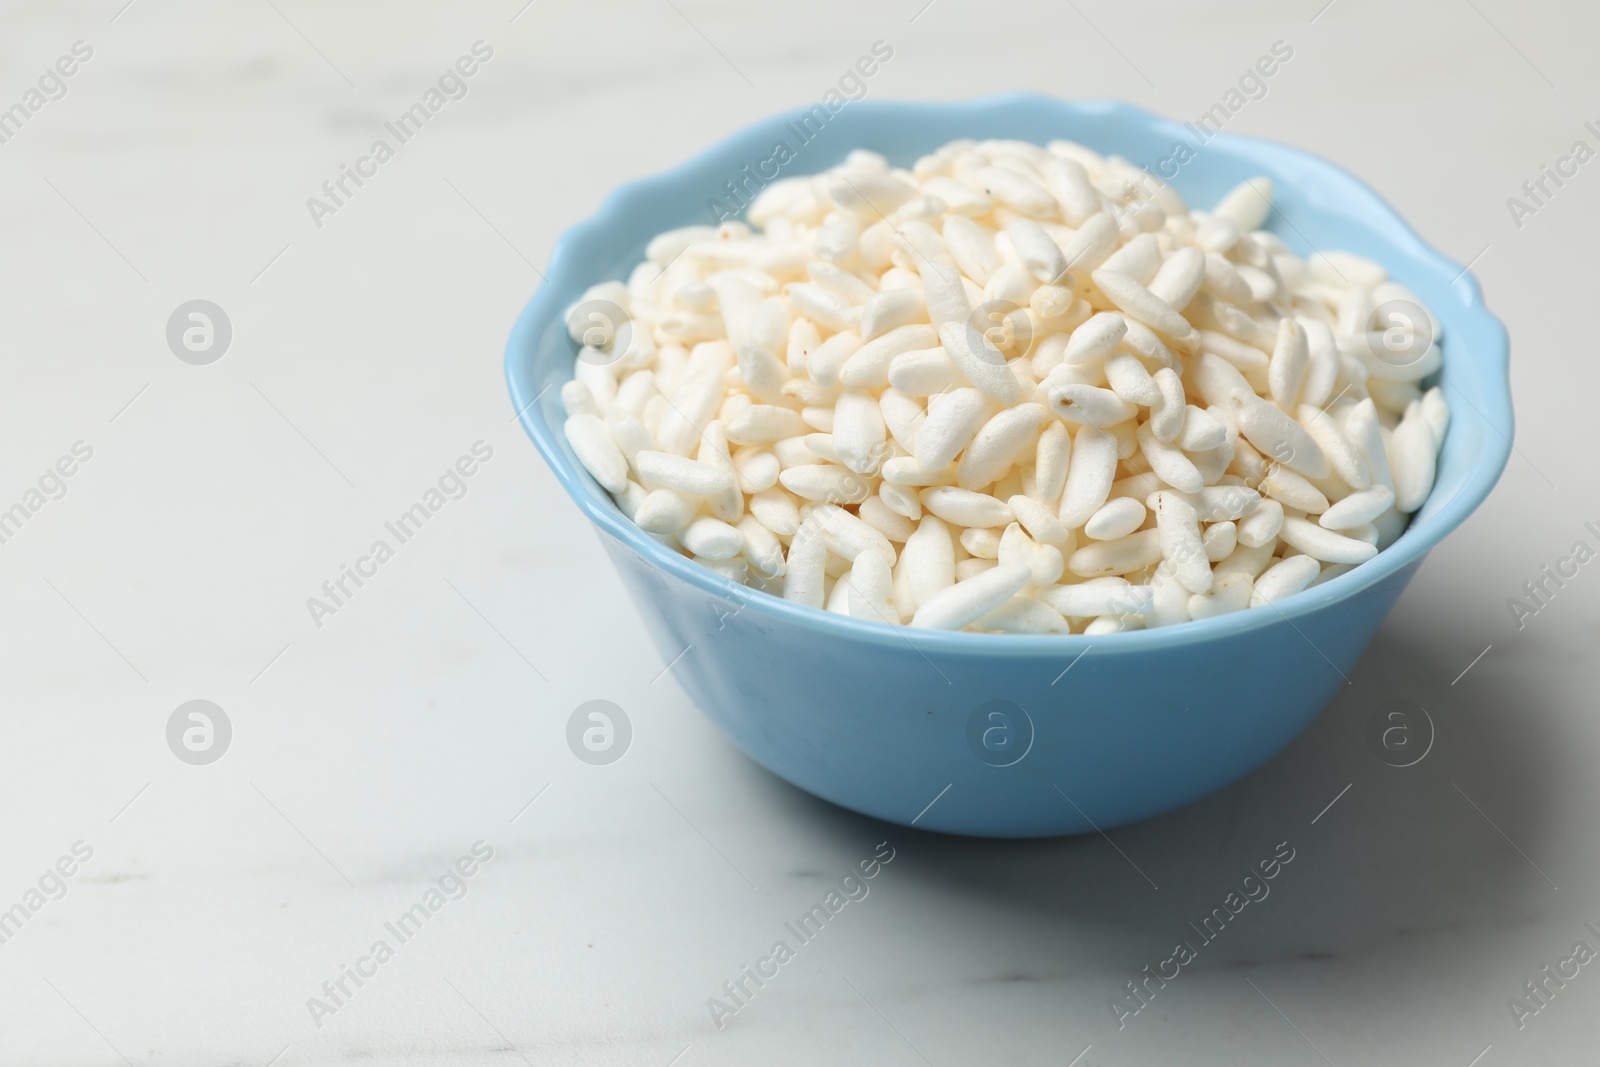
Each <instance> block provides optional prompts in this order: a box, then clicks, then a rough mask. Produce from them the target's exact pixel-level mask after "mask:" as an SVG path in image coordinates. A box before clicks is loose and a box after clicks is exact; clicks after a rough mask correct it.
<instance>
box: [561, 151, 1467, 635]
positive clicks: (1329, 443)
mask: <svg viewBox="0 0 1600 1067" xmlns="http://www.w3.org/2000/svg"><path fill="white" fill-rule="evenodd" d="M1271 196H1272V183H1271V182H1270V181H1269V180H1268V179H1266V178H1254V179H1251V180H1249V181H1246V182H1244V183H1243V184H1241V185H1240V186H1238V187H1237V188H1236V189H1234V190H1233V191H1232V192H1230V193H1229V194H1228V195H1227V196H1225V197H1223V199H1222V201H1221V202H1220V203H1219V204H1217V206H1216V207H1215V208H1214V209H1213V210H1212V211H1210V212H1209V213H1208V212H1199V211H1190V210H1189V209H1188V207H1187V206H1185V204H1184V202H1183V200H1182V199H1181V198H1180V197H1179V196H1178V195H1177V193H1176V192H1175V191H1174V190H1173V189H1172V188H1171V187H1170V186H1168V185H1165V184H1163V183H1161V182H1160V181H1159V180H1157V179H1155V178H1154V177H1153V176H1152V175H1150V174H1149V173H1148V172H1147V171H1144V170H1141V169H1139V168H1137V167H1135V166H1133V165H1132V164H1131V163H1129V162H1128V161H1126V160H1123V159H1120V158H1117V157H1103V156H1101V155H1099V154H1097V153H1095V152H1093V151H1091V150H1090V149H1087V148H1084V147H1083V146H1081V145H1076V144H1071V143H1067V142H1062V141H1057V142H1053V143H1051V144H1049V145H1046V146H1044V147H1042V148H1041V147H1039V146H1038V145H1033V144H1028V143H1023V142H1017V141H982V142H975V141H956V142H952V143H951V144H948V145H945V146H944V147H943V148H940V149H939V150H938V151H936V152H934V153H932V154H931V155H928V156H925V157H923V158H922V159H920V160H918V161H917V163H916V164H915V166H913V167H912V168H911V169H910V170H909V171H907V170H901V169H897V168H893V167H891V166H890V165H889V164H888V162H887V161H886V160H885V159H884V158H883V157H882V156H880V155H877V154H876V153H873V152H868V151H857V152H853V153H851V154H850V156H849V157H848V158H847V159H846V161H845V162H844V163H842V164H840V165H839V166H837V167H835V168H834V169H832V170H830V171H827V172H826V173H823V174H819V175H815V176H809V177H801V178H789V179H784V180H781V181H776V182H773V183H771V184H770V185H768V186H766V187H765V188H764V189H763V190H762V191H761V192H760V194H759V195H758V196H757V197H756V199H755V201H754V202H753V203H752V204H751V206H750V209H749V212H748V217H749V225H745V224H743V223H738V222H725V223H723V224H722V225H721V226H718V227H713V226H689V227H685V228H683V229H680V230H674V231H672V232H670V233H665V234H662V235H660V236H659V237H657V238H656V239H654V240H653V241H651V242H650V245H649V247H648V249H647V251H646V257H647V258H646V261H645V262H643V263H640V264H639V265H638V267H637V268H635V270H634V271H633V273H632V275H631V276H630V277H629V279H628V281H627V283H626V284H623V283H620V282H607V283H604V284H601V285H596V286H594V287H593V288H592V289H590V290H589V291H588V292H587V293H586V294H585V296H584V299H583V300H582V301H581V302H580V303H578V304H577V305H575V306H574V308H572V309H571V310H570V311H569V314H568V319H567V325H568V329H569V331H570V333H571V334H572V337H573V339H574V340H575V341H577V342H578V343H579V344H580V345H582V346H583V347H582V349H581V351H580V353H579V357H578V359H577V362H576V368H575V376H574V379H573V380H572V381H570V382H568V383H566V385H565V386H564V387H563V390H562V400H563V402H564V404H565V407H566V410H567V413H568V416H569V417H568V419H567V422H566V435H567V439H568V441H569V442H570V443H571V445H572V448H573V451H574V452H575V453H576V454H577V456H578V458H579V460H580V461H581V462H582V463H583V465H584V466H585V467H586V468H587V469H588V471H589V472H590V474H592V475H593V476H594V478H595V479H596V481H598V482H599V483H600V484H601V485H602V486H604V487H605V489H606V490H608V491H609V492H610V493H611V494H612V496H613V498H614V499H615V500H616V502H617V505H618V507H619V508H621V510H622V512H623V513H624V514H625V515H627V516H628V517H629V518H630V519H632V520H633V521H634V522H635V523H637V524H638V525H639V526H640V527H641V528H643V529H644V530H646V531H647V532H648V533H649V534H650V535H651V536H653V537H655V538H656V539H657V540H659V541H660V542H662V543H663V544H665V545H668V546H670V547H672V548H673V549H675V550H677V551H680V552H682V553H684V554H686V555H689V556H692V557H693V558H694V559H695V561H696V562H698V563H701V564H704V565H705V566H706V567H709V568H711V569H712V570H715V571H717V572H718V573H720V574H723V575H726V576H727V577H729V578H732V579H734V580H735V581H739V582H744V583H746V584H748V585H751V586H754V587H756V588H759V589H762V590H765V591H767V592H769V593H773V594H776V595H779V596H782V597H784V598H785V599H788V600H792V601H795V602H797V603H801V604H806V605H810V606H812V607H815V608H825V609H826V610H828V611H833V612H838V613H840V614H845V615H849V616H851V617H853V618H858V619H868V620H875V621H880V622H887V623H903V624H909V625H911V626H917V627H925V628H932V629H942V630H963V629H965V630H973V631H989V632H1004V633H1034V634H1037V633H1069V632H1077V633H1089V634H1103V633H1111V632H1116V631H1121V630H1132V629H1139V628H1143V627H1153V626H1165V625H1171V624H1174V623H1180V622H1184V621H1187V620H1190V619H1204V618H1210V617H1212V616H1215V615H1220V614H1223V613H1226V612H1231V611H1238V610H1241V609H1243V608H1247V607H1257V606H1261V605H1264V604H1267V603H1270V602H1273V601H1277V600H1281V599H1282V598H1283V597H1286V596H1289V595H1291V594H1293V593H1296V592H1299V591H1300V590H1302V589H1305V588H1307V587H1308V586H1311V585H1313V584H1316V583H1318V582H1321V581H1326V580H1327V579H1328V578H1330V577H1333V576H1334V575H1337V574H1340V573H1342V572H1344V571H1346V570H1349V569H1350V568H1351V567H1353V566H1356V565H1358V564H1360V563H1361V562H1363V561H1365V560H1367V559H1370V558H1372V557H1373V556H1374V555H1376V554H1377V552H1378V551H1379V549H1381V548H1383V547H1385V546H1387V545H1388V544H1389V543H1391V542H1392V541H1394V539H1395V538H1396V537H1398V536H1399V535H1400V533H1401V532H1402V530H1403V529H1404V528H1405V525H1406V522H1407V517H1408V516H1409V515H1410V514H1411V513H1412V512H1414V511H1415V510H1416V509H1417V508H1418V507H1420V506H1421V504H1422V502H1423V500H1424V499H1425V498H1426V497H1427V495H1428V492H1429V490H1430V489H1431V487H1432V484H1433V479H1434V463H1435V457H1436V454H1437V451H1438V449H1439V446H1440V443H1441V441H1442V439H1443V437H1444V433H1445V428H1446V425H1447V424H1448V420H1449V412H1448V410H1447V408H1446V405H1445V402H1444V400H1443V398H1442V396H1441V394H1440V391H1439V390H1438V389H1437V388H1433V389H1429V390H1427V391H1426V392H1423V391H1422V388H1421V385H1420V383H1421V382H1422V381H1423V380H1424V379H1425V378H1426V377H1427V376H1428V375H1430V374H1432V373H1433V372H1434V371H1436V370H1437V369H1438V368H1439V365H1440V358H1441V357H1440V352H1439V348H1438V345H1437V343H1436V341H1437V339H1438V331H1439V327H1438V324H1437V322H1436V320H1434V319H1433V317H1432V315H1431V314H1430V313H1429V312H1428V311H1427V310H1426V309H1425V308H1423V307H1422V306H1421V305H1420V302H1419V301H1418V299H1417V298H1416V297H1415V296H1414V295H1413V294H1412V293H1411V292H1409V291H1408V290H1407V289H1405V288H1404V287H1403V286H1400V285H1398V284H1396V283H1394V282H1391V281H1389V280H1388V278H1387V275H1386V274H1385V272H1384V270H1383V268H1382V267H1380V266H1379V265H1378V264H1376V263H1373V262H1371V261H1369V260H1366V259H1363V258H1361V257H1358V256H1354V255H1350V254H1347V253H1338V252H1328V253H1319V254H1316V255H1313V256H1312V257H1311V258H1310V259H1309V260H1306V259H1302V258H1301V257H1300V256H1298V255H1296V254H1295V253H1294V252H1293V251H1291V250H1290V248H1289V247H1288V246H1287V245H1286V244H1285V243H1284V242H1283V241H1282V240H1280V239H1279V238H1278V237H1277V236H1275V235H1274V234H1273V233H1271V232H1269V231H1267V230H1263V229H1261V226H1262V225H1263V223H1264V222H1265V221H1266V219H1267V217H1268V215H1269V213H1270V212H1271V211H1272V207H1271V202H1270V198H1271Z"/></svg>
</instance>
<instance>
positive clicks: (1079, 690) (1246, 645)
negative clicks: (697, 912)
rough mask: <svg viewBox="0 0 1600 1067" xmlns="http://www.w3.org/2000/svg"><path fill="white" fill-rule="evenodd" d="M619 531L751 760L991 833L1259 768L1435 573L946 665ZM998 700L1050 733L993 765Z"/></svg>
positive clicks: (847, 793) (1106, 813)
mask: <svg viewBox="0 0 1600 1067" xmlns="http://www.w3.org/2000/svg"><path fill="white" fill-rule="evenodd" d="M602 541H603V542H604V544H605V547H606V550H607V552H608V553H609V554H610V556H611V559H612V561H613V563H615V564H616V567H617V570H618V572H619V573H620V574H621V576H622V579H623V583H624V584H625V585H626V586H627V587H628V590H629V592H630V593H631V594H632V596H633V599H634V600H635V602H636V603H637V604H638V605H639V606H640V608H641V609H642V611H643V614H644V619H645V622H646V625H647V627H648V629H649V631H650V635H651V637H652V639H653V640H654V641H655V645H656V648H657V650H658V651H659V652H660V654H661V658H662V660H663V662H669V663H671V664H672V667H671V674H672V675H673V676H674V677H675V678H676V679H677V680H678V682H679V684H680V685H682V686H683V688H684V690H685V691H686V692H687V693H688V694H689V696H690V698H691V699H692V700H694V702H695V704H696V705H697V706H699V707H700V708H701V709H702V710H703V711H704V712H705V714H706V715H707V716H708V717H710V719H711V720H712V721H713V722H714V723H716V724H717V726H718V727H719V728H721V729H722V731H723V732H724V733H726V734H727V735H728V736H729V737H730V738H732V740H733V742H734V743H735V744H736V745H738V746H739V747H740V748H741V749H742V750H743V751H744V752H745V753H746V754H747V755H749V756H750V757H751V758H752V759H754V760H755V761H756V762H758V763H760V764H761V765H762V766H764V767H766V768H767V769H768V770H770V771H772V772H773V773H775V774H777V775H778V776H779V777H781V778H784V779H786V780H787V781H789V782H792V783H794V784H795V785H797V786H799V787H801V788H802V789H805V790H807V791H808V792H811V793H814V794H816V795H817V796H820V797H822V798H823V799H825V800H831V801H833V802H834V803H836V804H839V805H842V806H844V807H847V808H850V809H852V810H855V811H859V812H862V813H863V814H866V815H872V816H875V817H877V818H880V819H884V820H886V821H888V822H894V823H900V824H902V825H909V824H911V823H912V822H913V820H915V824H916V825H917V826H918V827H920V828H922V829H927V830H942V831H945V832H948V833H958V834H973V835H981V836H992V837H1036V836H1045V835H1052V834H1072V833H1081V832H1084V831H1088V830H1093V829H1096V828H1099V829H1107V828H1110V827H1112V826H1119V825H1122V824H1124V823H1129V822H1134V821H1136V820H1139V819H1144V818H1148V817H1149V816H1152V815H1157V814H1160V813H1162V812H1165V811H1171V810H1172V809H1174V808H1177V807H1180V806H1182V805H1183V804H1186V803H1188V802H1190V801H1192V800H1195V799H1197V798H1199V797H1203V796H1206V795H1207V794H1209V793H1212V792H1214V791H1216V790H1217V789H1220V788H1222V787H1223V786H1225V785H1227V784H1229V783H1230V782H1233V781H1235V780H1236V779H1238V778H1240V777H1242V776H1243V775H1245V774H1248V773H1249V772H1250V771H1251V770H1253V769H1255V768H1256V767H1258V766H1260V765H1261V764H1262V763H1264V762H1266V760H1268V759H1269V758H1271V757H1272V756H1273V755H1274V754H1276V753H1277V752H1278V751H1279V750H1280V749H1282V748H1283V747H1284V746H1285V745H1287V744H1288V743H1289V742H1290V741H1292V740H1293V739H1294V738H1295V737H1296V736H1297V735H1298V734H1299V733H1300V732H1301V731H1302V730H1303V729H1305V727H1306V726H1307V724H1309V723H1310V722H1311V720H1312V719H1314V718H1315V717H1316V715H1317V713H1318V712H1319V711H1321V710H1322V708H1323V706H1324V705H1326V704H1327V702H1328V701H1329V700H1330V699H1331V698H1332V696H1333V694H1334V693H1335V692H1336V691H1338V689H1339V688H1340V687H1341V686H1344V685H1346V684H1347V681H1348V679H1347V676H1348V675H1349V672H1350V670H1351V668H1352V666H1353V665H1354V663H1355V661H1356V659H1357V658H1358V657H1359V656H1360V655H1361V653H1362V651H1363V650H1364V649H1365V648H1366V647H1367V644H1368V642H1369V641H1371V639H1372V636H1373V634H1374V633H1375V632H1376V631H1377V629H1378V626H1379V624H1380V623H1382V622H1383V619H1384V616H1385V615H1387V614H1388V613H1389V609H1390V608H1391V607H1392V606H1393V605H1394V602H1395V600H1396V599H1397V598H1398V597H1399V595H1400V593H1401V591H1402V590H1403V589H1404V587H1405V585H1406V583H1407V582H1409V581H1410V579H1411V576H1412V575H1413V574H1414V573H1415V572H1416V568H1417V564H1413V565H1412V566H1410V567H1408V568H1406V569H1405V570H1404V571H1402V572H1401V573H1400V574H1399V575H1396V576H1395V577H1393V578H1390V579H1388V580H1387V581H1385V582H1383V583H1381V584H1379V585H1377V586H1373V587H1371V588H1369V589H1367V590H1364V591H1362V592H1361V593H1358V594H1357V595H1355V596H1352V597H1350V598H1349V599H1347V600H1345V601H1342V602H1341V603H1340V604H1339V606H1338V607H1337V608H1336V609H1333V610H1329V611H1324V612H1319V613H1318V614H1317V615H1315V616H1313V617H1312V618H1310V619H1306V620H1302V622H1301V623H1300V624H1299V629H1298V630H1297V629H1296V628H1295V626H1291V625H1289V624H1288V623H1287V622H1285V623H1283V624H1281V625H1278V626H1273V627H1269V628H1267V629H1265V630H1257V631H1252V632H1248V633H1241V634H1235V635H1232V636H1230V637H1225V638H1220V639H1214V640H1212V641H1208V642H1206V643H1204V644H1197V645H1190V646H1187V647H1185V648H1182V649H1176V650H1172V651H1169V652H1165V653H1151V652H1148V651H1142V650H1136V651H1131V652H1130V651H1123V652H1120V653H1119V652H1118V651H1117V650H1116V648H1115V645H1114V644H1112V643H1110V642H1107V643H1106V645H1105V646H1104V647H1105V651H1104V652H1102V651H1101V650H1100V649H1096V650H1095V652H1093V653H1091V654H1089V655H1086V656H1084V657H1083V659H1082V660H1080V661H1078V662H1077V663H1073V657H1074V656H1075V655H1076V654H1077V653H1075V652H1073V653H1065V654H1062V655H1060V656H1056V657H1040V656H1037V655H1032V654H1025V653H1017V652H1011V651H1009V650H1008V648H1007V645H1008V642H1009V638H1008V637H1006V636H1005V635H991V636H990V637H989V638H988V639H987V640H985V641H984V642H983V647H982V648H981V650H980V651H978V652H977V653H975V654H972V655H965V656H949V655H942V656H941V655H938V654H937V653H934V654H932V655H929V654H926V653H924V652H923V651H921V650H919V649H918V647H917V642H918V638H919V637H920V636H923V635H921V634H919V633H918V632H917V631H906V632H905V642H904V643H903V644H902V645H900V647H898V648H896V647H893V646H887V647H885V646H881V645H867V644H862V643H861V642H859V641H856V640H854V639H852V638H851V637H850V636H849V635H848V634H817V633H806V634H796V633H787V632H785V631H784V630H783V628H782V627H781V626H774V625H772V624H771V622H770V620H767V619H764V618H762V617H761V616H760V615H759V614H757V613H756V612H754V611H750V610H748V604H749V602H750V600H751V599H752V598H753V594H752V596H751V597H743V598H741V597H737V596H735V597H720V596H714V595H708V594H706V593H705V592H703V591H701V590H698V589H695V588H694V587H693V586H690V585H689V584H688V583H686V582H684V581H682V580H681V579H679V578H677V577H676V576H674V575H670V574H667V573H666V572H664V571H663V570H662V569H661V568H660V567H658V566H656V565H655V563H654V562H653V561H651V560H649V559H646V558H645V557H643V556H642V555H640V554H639V553H638V552H637V551H635V550H634V549H633V548H632V547H631V546H629V545H626V544H624V543H622V542H621V541H618V540H617V539H616V538H613V537H609V536H605V537H602ZM1262 610H1270V609H1262ZM1063 672H1064V673H1063ZM994 700H1004V701H1008V702H1010V703H1012V704H1015V705H1017V706H1018V707H1020V708H1021V709H1022V710H1023V711H1024V712H1026V720H1024V719H1023V718H1022V717H1021V716H1018V715H1016V714H1015V713H1012V714H1011V721H1010V723H1009V727H1008V728H1009V729H1011V730H1012V731H1014V733H1013V736H1014V737H1015V738H1017V739H1019V740H1018V742H1017V743H1018V744H1019V745H1020V744H1021V741H1020V739H1021V738H1024V737H1027V736H1028V735H1029V734H1030V733H1031V735H1032V747H1031V749H1027V750H1026V755H1025V756H1023V757H1022V758H1021V759H1020V760H1019V761H1018V762H1016V763H1014V764H1012V765H1010V766H1005V767H995V766H990V765H989V764H988V763H986V762H984V761H982V760H980V759H979V758H978V756H977V753H976V750H975V749H974V748H973V747H972V744H973V742H971V741H970V740H969V738H970V737H971V732H970V729H969V727H970V721H971V720H972V718H973V716H974V714H975V713H976V712H978V711H979V709H981V708H983V707H984V706H985V705H986V704H988V703H989V702H990V701H994ZM1025 722H1026V723H1031V728H1030V727H1029V726H1028V725H1025ZM947 786H948V787H949V788H948V790H947V791H946V787H947ZM941 794H942V795H941ZM935 797H937V798H938V802H937V803H932V802H933V801H934V799H935ZM930 803H932V806H931V807H929V805H930ZM924 808H926V809H927V810H926V812H925V813H924V810H923V809H924ZM919 816H920V818H919Z"/></svg>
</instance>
